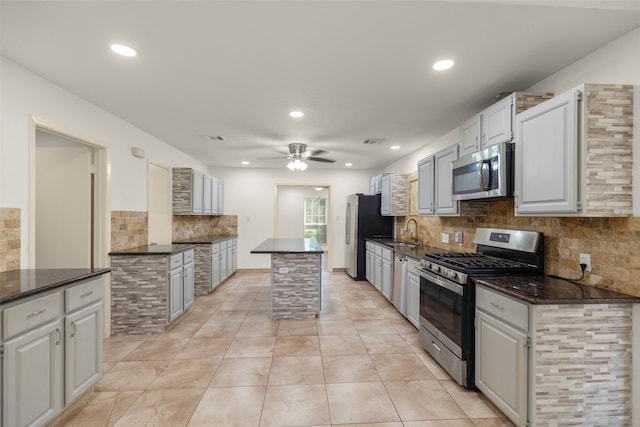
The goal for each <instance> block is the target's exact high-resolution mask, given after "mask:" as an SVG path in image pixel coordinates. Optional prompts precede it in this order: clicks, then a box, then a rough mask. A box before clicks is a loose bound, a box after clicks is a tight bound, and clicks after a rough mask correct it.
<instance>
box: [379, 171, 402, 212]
mask: <svg viewBox="0 0 640 427" xmlns="http://www.w3.org/2000/svg"><path fill="white" fill-rule="evenodd" d="M380 214H381V215H385V216H405V215H406V214H407V176H406V175H402V174H395V173H392V174H385V175H383V176H382V180H381V194H380Z"/></svg>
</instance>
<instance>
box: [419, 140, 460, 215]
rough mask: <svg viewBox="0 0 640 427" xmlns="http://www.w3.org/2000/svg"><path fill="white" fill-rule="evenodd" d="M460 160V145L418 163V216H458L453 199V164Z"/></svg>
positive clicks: (456, 205) (457, 205) (457, 209)
mask: <svg viewBox="0 0 640 427" xmlns="http://www.w3.org/2000/svg"><path fill="white" fill-rule="evenodd" d="M457 158H458V144H456V145H452V146H451V147H448V148H445V149H444V150H442V151H439V152H437V153H436V154H434V155H433V156H429V157H426V158H424V159H422V160H420V161H419V162H418V215H443V216H444V215H458V214H459V208H458V207H459V203H458V201H457V200H453V198H452V179H453V178H452V175H451V162H453V161H454V160H456V159H457Z"/></svg>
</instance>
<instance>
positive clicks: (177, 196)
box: [172, 168, 224, 215]
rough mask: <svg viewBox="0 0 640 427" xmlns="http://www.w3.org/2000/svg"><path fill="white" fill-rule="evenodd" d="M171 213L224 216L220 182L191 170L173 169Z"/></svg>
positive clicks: (221, 184)
mask: <svg viewBox="0 0 640 427" xmlns="http://www.w3.org/2000/svg"><path fill="white" fill-rule="evenodd" d="M172 199H173V200H172V201H173V203H172V206H173V213H174V214H180V215H201V214H204V215H222V214H224V205H223V202H224V183H223V182H222V180H220V179H217V178H214V177H212V176H208V175H205V174H203V173H202V172H200V171H198V170H195V169H191V168H173V196H172Z"/></svg>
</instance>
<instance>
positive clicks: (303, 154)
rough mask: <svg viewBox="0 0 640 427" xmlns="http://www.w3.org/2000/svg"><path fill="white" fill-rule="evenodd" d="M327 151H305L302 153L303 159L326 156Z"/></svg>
mask: <svg viewBox="0 0 640 427" xmlns="http://www.w3.org/2000/svg"><path fill="white" fill-rule="evenodd" d="M326 153H327V150H313V151H305V152H304V153H302V157H305V158H309V157H313V156H318V155H320V154H326Z"/></svg>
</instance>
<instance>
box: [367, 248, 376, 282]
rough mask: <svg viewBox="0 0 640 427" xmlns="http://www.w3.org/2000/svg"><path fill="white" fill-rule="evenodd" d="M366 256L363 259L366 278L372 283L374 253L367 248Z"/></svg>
mask: <svg viewBox="0 0 640 427" xmlns="http://www.w3.org/2000/svg"><path fill="white" fill-rule="evenodd" d="M366 253H367V257H366V259H365V262H366V274H365V276H366V279H367V281H368V282H369V283H371V284H372V285H373V280H374V273H373V271H374V263H375V255H374V254H373V251H372V250H370V249H367V252H366Z"/></svg>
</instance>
